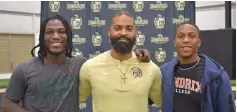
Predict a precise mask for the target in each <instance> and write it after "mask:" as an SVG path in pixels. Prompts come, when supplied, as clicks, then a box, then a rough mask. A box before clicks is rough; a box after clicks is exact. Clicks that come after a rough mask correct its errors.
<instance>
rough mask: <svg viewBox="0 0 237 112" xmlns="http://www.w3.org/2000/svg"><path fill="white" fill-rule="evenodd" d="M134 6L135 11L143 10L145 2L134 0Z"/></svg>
mask: <svg viewBox="0 0 237 112" xmlns="http://www.w3.org/2000/svg"><path fill="white" fill-rule="evenodd" d="M133 8H134V10H135V12H141V11H142V10H143V8H144V2H143V1H134V2H133Z"/></svg>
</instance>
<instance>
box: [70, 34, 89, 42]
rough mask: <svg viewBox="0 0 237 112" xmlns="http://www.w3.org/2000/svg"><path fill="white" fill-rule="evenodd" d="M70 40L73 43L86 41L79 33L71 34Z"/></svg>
mask: <svg viewBox="0 0 237 112" xmlns="http://www.w3.org/2000/svg"><path fill="white" fill-rule="evenodd" d="M72 42H73V44H84V43H86V38H85V37H84V38H83V37H82V38H80V36H79V35H73V37H72Z"/></svg>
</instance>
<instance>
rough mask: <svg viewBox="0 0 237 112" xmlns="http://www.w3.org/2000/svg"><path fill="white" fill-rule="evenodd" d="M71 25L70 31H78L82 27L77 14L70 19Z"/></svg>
mask: <svg viewBox="0 0 237 112" xmlns="http://www.w3.org/2000/svg"><path fill="white" fill-rule="evenodd" d="M71 25H72V29H80V28H81V25H82V18H81V17H79V16H78V15H77V14H75V15H74V16H73V17H72V18H71Z"/></svg>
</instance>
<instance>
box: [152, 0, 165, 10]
mask: <svg viewBox="0 0 237 112" xmlns="http://www.w3.org/2000/svg"><path fill="white" fill-rule="evenodd" d="M167 8H168V4H167V3H163V4H162V2H161V1H157V2H156V4H150V9H153V10H165V9H167Z"/></svg>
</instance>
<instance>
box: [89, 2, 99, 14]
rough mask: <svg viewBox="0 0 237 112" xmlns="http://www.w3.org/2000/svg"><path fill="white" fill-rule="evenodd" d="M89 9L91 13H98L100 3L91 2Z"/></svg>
mask: <svg viewBox="0 0 237 112" xmlns="http://www.w3.org/2000/svg"><path fill="white" fill-rule="evenodd" d="M91 9H92V10H93V12H100V9H101V2H100V1H91Z"/></svg>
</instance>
